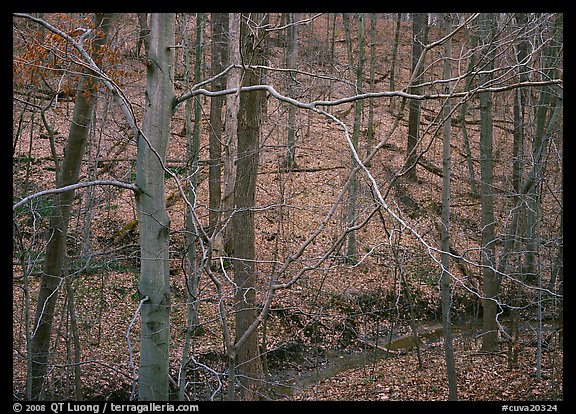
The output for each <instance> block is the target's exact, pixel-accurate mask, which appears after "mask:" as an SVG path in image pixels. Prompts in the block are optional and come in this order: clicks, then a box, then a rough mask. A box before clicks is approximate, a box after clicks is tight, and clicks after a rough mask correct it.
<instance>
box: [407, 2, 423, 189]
mask: <svg viewBox="0 0 576 414" xmlns="http://www.w3.org/2000/svg"><path fill="white" fill-rule="evenodd" d="M413 19H414V20H413V23H412V38H413V42H412V72H414V70H418V73H416V74H415V75H414V82H415V83H418V82H420V81H422V79H421V75H422V72H423V70H424V65H420V66H419V67H416V64H417V62H418V60H419V59H420V55H422V52H423V51H424V44H425V43H426V39H427V37H428V13H414V16H413ZM410 92H411V93H415V94H418V93H420V88H419V87H418V86H412V87H410ZM419 129H420V101H419V100H417V99H412V100H411V101H410V111H409V114H408V141H407V145H406V161H405V164H404V168H405V171H406V178H407V179H408V180H409V181H416V180H417V178H418V177H417V175H416V160H417V158H418V157H417V153H416V147H417V145H418V141H419V131H418V130H419Z"/></svg>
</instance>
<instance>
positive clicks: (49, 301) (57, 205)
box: [27, 13, 113, 400]
mask: <svg viewBox="0 0 576 414" xmlns="http://www.w3.org/2000/svg"><path fill="white" fill-rule="evenodd" d="M112 16H113V15H112V14H109V13H97V14H96V15H95V17H94V22H95V26H96V27H98V28H99V30H98V31H97V32H98V35H97V37H95V39H94V51H93V59H94V60H96V61H98V60H99V56H100V50H101V47H102V46H103V45H104V43H105V42H106V36H107V33H108V30H109V28H110V21H111V18H112ZM96 92H97V90H96V83H95V81H94V79H93V78H92V77H90V76H88V75H83V76H82V77H81V78H80V81H79V84H78V88H77V90H76V97H75V101H74V113H73V115H72V122H71V123H70V130H69V132H68V141H67V143H66V149H65V151H64V159H63V161H62V164H61V170H60V171H58V172H57V178H56V182H57V186H58V187H64V186H67V185H70V184H74V183H76V182H78V179H79V176H80V167H81V165H82V158H83V156H84V149H85V148H86V141H87V139H88V134H89V130H90V123H91V119H92V112H93V111H94V107H95V105H96ZM73 199H74V191H73V190H71V191H66V192H62V193H60V194H56V195H55V196H54V209H53V214H52V217H51V218H50V230H49V233H50V237H49V241H48V245H47V246H46V258H45V260H44V271H43V272H42V277H41V279H40V292H39V294H38V302H37V307H36V314H35V318H34V325H33V331H32V336H31V338H32V339H31V342H32V343H31V355H30V358H31V364H30V372H29V373H28V386H27V389H28V393H29V398H30V399H32V400H38V399H42V398H43V397H44V396H43V390H44V385H45V375H46V371H47V362H48V352H49V347H50V338H51V335H52V322H53V319H54V309H55V306H56V300H57V298H58V292H57V291H58V289H59V288H60V286H62V283H63V280H64V279H63V278H64V274H63V270H64V263H65V261H66V239H67V235H68V223H69V219H70V210H71V207H72V200H73Z"/></svg>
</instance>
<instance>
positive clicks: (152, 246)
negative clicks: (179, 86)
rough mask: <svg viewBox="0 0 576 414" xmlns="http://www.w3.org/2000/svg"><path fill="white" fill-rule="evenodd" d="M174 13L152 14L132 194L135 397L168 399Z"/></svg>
mask: <svg viewBox="0 0 576 414" xmlns="http://www.w3.org/2000/svg"><path fill="white" fill-rule="evenodd" d="M174 21H175V15H174V13H154V14H152V15H151V16H150V49H149V53H148V66H147V85H146V102H145V110H146V112H145V115H144V124H143V135H140V136H139V137H138V158H137V161H136V185H137V186H138V188H139V190H140V191H139V192H138V193H137V196H136V206H137V208H138V216H139V217H138V224H139V230H140V252H141V256H140V282H139V291H140V295H141V297H142V299H144V298H147V300H146V301H145V302H144V304H143V306H142V309H141V342H140V371H139V382H138V384H139V394H138V398H139V400H142V401H147V400H168V397H169V387H168V384H169V382H168V379H169V378H168V375H169V365H168V362H169V359H168V357H169V355H168V351H169V343H170V276H169V263H168V246H169V234H170V223H169V219H168V215H167V212H166V202H165V198H164V168H163V167H164V163H165V160H166V151H167V148H168V141H169V138H170V124H171V118H172V104H173V100H174V88H173V84H172V79H173V73H174V48H173V47H172V46H173V45H174V38H175V33H174Z"/></svg>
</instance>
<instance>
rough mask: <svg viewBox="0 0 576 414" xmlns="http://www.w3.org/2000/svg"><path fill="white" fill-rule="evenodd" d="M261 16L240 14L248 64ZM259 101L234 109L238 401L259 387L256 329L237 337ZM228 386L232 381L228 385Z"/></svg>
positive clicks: (242, 315) (243, 319)
mask: <svg viewBox="0 0 576 414" xmlns="http://www.w3.org/2000/svg"><path fill="white" fill-rule="evenodd" d="M262 19H263V15H262V14H261V13H251V14H250V19H249V20H248V16H244V15H243V16H242V21H241V31H240V33H241V39H242V55H243V56H244V59H246V60H247V61H249V62H252V64H254V65H259V64H262V63H263V50H262V47H263V44H262V41H263V36H264V33H265V32H264V28H263V27H261V26H259V25H258V24H259V22H261V20H262ZM260 80H261V73H260V72H259V70H257V69H251V68H245V71H244V79H243V81H242V86H249V85H257V84H259V83H260ZM264 100H265V95H264V94H263V92H261V91H254V92H245V93H242V94H241V95H240V107H239V112H238V161H237V164H236V182H235V185H234V206H235V208H236V210H235V211H234V213H233V217H232V230H233V237H232V241H233V249H234V259H233V265H234V283H235V290H236V291H235V295H234V303H235V311H236V313H235V322H236V341H237V345H239V346H238V349H237V353H236V355H237V359H236V367H235V368H236V372H237V375H238V377H239V381H240V385H241V390H240V391H241V396H242V399H244V400H253V399H256V398H257V393H258V388H259V387H260V386H261V380H262V365H261V361H260V355H259V350H258V335H257V330H254V331H253V332H252V333H251V334H250V335H249V336H248V337H247V338H246V340H245V341H244V343H241V344H238V341H239V339H240V338H242V336H243V335H244V333H245V332H246V331H247V330H248V328H249V327H250V326H251V325H252V323H253V322H254V321H255V320H256V316H257V309H256V305H257V304H256V290H255V288H256V264H255V259H256V251H255V229H254V212H253V210H252V209H253V208H254V206H255V197H256V178H257V173H258V160H259V145H260V122H261V121H260V118H261V113H262V108H263V104H264ZM229 386H230V387H233V386H234V384H229Z"/></svg>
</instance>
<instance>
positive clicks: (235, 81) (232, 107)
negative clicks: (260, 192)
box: [221, 13, 242, 255]
mask: <svg viewBox="0 0 576 414" xmlns="http://www.w3.org/2000/svg"><path fill="white" fill-rule="evenodd" d="M228 36H229V40H228V47H229V49H228V50H229V55H228V56H229V62H230V64H236V65H240V64H242V57H241V56H240V14H238V13H230V14H229V15H228ZM240 82H241V79H240V71H239V70H236V69H232V70H231V71H230V72H228V76H227V78H226V89H231V88H239V87H240ZM239 102H240V94H239V93H235V94H230V95H226V125H225V131H224V141H223V143H222V144H223V148H224V154H223V167H224V171H223V175H224V188H223V191H222V207H221V209H222V212H221V213H222V217H221V222H222V223H223V225H226V223H227V222H228V219H229V218H230V214H231V213H232V209H233V207H234V205H233V203H234V181H235V179H236V158H237V155H238V148H237V147H238V140H237V135H238V105H239ZM223 236H224V246H225V250H226V252H227V253H228V255H230V254H231V253H232V239H231V237H232V236H231V234H230V231H228V229H227V228H225V229H224V235H223Z"/></svg>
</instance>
